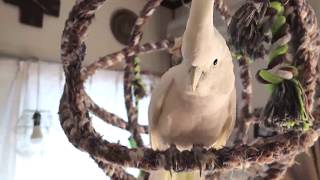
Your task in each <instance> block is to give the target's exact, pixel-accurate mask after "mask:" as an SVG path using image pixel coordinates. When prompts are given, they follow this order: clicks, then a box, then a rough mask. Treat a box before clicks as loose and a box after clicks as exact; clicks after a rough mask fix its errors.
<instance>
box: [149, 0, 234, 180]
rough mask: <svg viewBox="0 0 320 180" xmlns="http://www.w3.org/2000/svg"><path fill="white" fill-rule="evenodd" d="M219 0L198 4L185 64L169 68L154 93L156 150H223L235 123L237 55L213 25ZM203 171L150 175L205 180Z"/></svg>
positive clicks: (196, 0) (186, 39) (155, 179)
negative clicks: (204, 148) (200, 148)
mask: <svg viewBox="0 0 320 180" xmlns="http://www.w3.org/2000/svg"><path fill="white" fill-rule="evenodd" d="M213 11H214V0H193V1H192V5H191V10H190V15H189V19H188V22H187V27H186V30H185V32H184V34H183V39H182V49H181V51H182V57H183V62H182V63H181V64H180V65H177V66H174V67H172V68H171V69H169V70H168V71H167V72H166V73H165V74H164V75H163V76H162V78H161V80H160V82H159V83H158V84H157V85H156V87H155V88H154V90H153V92H152V97H151V102H150V105H149V128H150V129H149V130H150V131H149V132H150V140H151V146H152V148H153V149H158V150H165V149H167V148H168V147H170V145H172V144H174V145H176V146H177V148H178V149H179V150H185V149H188V150H189V149H191V148H192V146H193V145H203V146H205V147H208V148H209V147H215V148H221V147H222V146H224V145H225V144H226V141H227V140H228V138H229V136H230V134H231V132H232V130H233V127H234V122H235V112H236V91H235V77H234V72H233V63H232V56H231V53H230V51H229V48H228V46H227V44H226V41H225V40H224V38H223V37H222V35H221V34H220V33H219V32H218V30H217V29H216V28H215V27H214V25H213ZM201 178H204V177H203V176H202V177H200V172H199V171H196V172H189V173H173V174H171V173H170V172H168V171H164V170H160V171H154V172H151V176H150V179H151V180H167V179H172V180H185V179H191V180H194V179H201Z"/></svg>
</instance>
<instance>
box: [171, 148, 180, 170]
mask: <svg viewBox="0 0 320 180" xmlns="http://www.w3.org/2000/svg"><path fill="white" fill-rule="evenodd" d="M168 151H169V158H170V159H169V160H170V164H171V168H172V169H173V170H174V171H179V167H178V166H177V165H178V163H177V162H178V161H179V153H180V151H179V150H178V149H177V147H176V145H174V144H171V145H170V148H169V149H168ZM170 174H171V176H172V173H171V170H170Z"/></svg>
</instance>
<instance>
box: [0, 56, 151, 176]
mask: <svg viewBox="0 0 320 180" xmlns="http://www.w3.org/2000/svg"><path fill="white" fill-rule="evenodd" d="M0 65H1V66H0V73H4V74H7V75H6V76H10V77H6V78H5V79H4V80H2V79H1V77H0V80H1V82H0V83H1V86H0V87H1V88H0V90H1V91H0V98H1V99H0V105H1V106H0V108H1V111H0V112H1V114H0V118H1V121H0V123H1V124H0V138H1V139H0V143H1V144H0V158H1V159H0V162H1V163H0V167H1V173H0V179H1V180H14V179H15V180H28V179H33V180H40V179H41V180H42V179H46V180H51V179H52V180H56V179H61V180H64V179H77V180H87V179H95V180H100V179H101V180H104V179H106V176H105V174H104V173H103V172H102V171H101V170H100V169H99V168H98V166H97V165H96V164H95V162H94V161H93V160H92V159H91V158H90V157H89V155H88V154H86V153H84V152H80V151H79V150H77V149H76V148H75V147H73V146H72V145H71V144H70V143H69V142H68V140H67V138H66V136H65V134H64V133H63V131H62V129H61V127H60V124H59V120H58V114H57V112H58V106H59V100H60V97H61V94H62V89H63V84H64V82H63V81H64V77H63V72H62V69H61V65H60V64H53V63H44V62H40V63H38V62H33V63H30V62H23V61H20V62H18V61H13V60H10V61H3V60H1V59H0ZM9 66H12V70H9V68H8V67H9ZM38 67H39V68H38ZM2 69H3V70H4V71H1V70H2ZM10 74H12V75H10ZM38 74H39V75H40V76H39V81H38ZM122 80H123V73H122V72H115V71H99V72H98V73H96V75H95V76H93V77H92V78H91V79H89V80H88V81H87V83H86V85H85V86H86V89H87V92H88V93H89V95H90V96H91V97H92V99H93V100H94V101H95V102H96V103H97V104H98V105H100V106H102V107H104V108H106V109H107V110H108V111H110V112H112V113H115V114H117V115H119V116H120V117H122V118H123V119H125V120H126V119H127V118H126V110H125V105H124V98H123V83H122ZM144 80H145V82H146V83H147V85H150V84H151V83H152V82H153V79H152V78H150V77H145V76H144ZM38 82H39V83H38ZM38 84H39V88H37V87H38ZM3 85H5V86H3ZM5 97H6V98H5ZM148 103H149V97H147V98H144V99H143V100H142V101H141V102H140V105H139V110H140V113H139V122H140V123H141V124H147V109H148V108H147V107H148ZM37 104H38V105H37ZM37 106H38V108H37ZM35 110H40V112H44V114H45V116H44V115H43V114H42V115H43V118H44V119H43V120H46V121H50V122H49V125H50V129H49V131H48V133H45V134H44V138H43V143H42V146H41V151H39V152H38V151H35V152H34V153H32V154H28V155H25V154H22V153H18V152H19V148H21V147H20V146H17V148H16V144H17V142H19V139H20V137H19V136H17V135H16V134H17V124H30V123H31V124H32V118H31V116H30V112H33V111H35ZM3 112H5V113H3ZM28 113H29V116H26V114H28ZM31 114H32V113H31ZM30 121H31V122H30ZM93 125H94V126H95V128H96V130H97V131H98V132H100V133H101V134H102V135H103V137H104V138H105V139H107V140H109V141H111V142H120V143H121V144H123V145H128V144H129V142H128V137H129V133H128V132H125V131H123V130H120V129H118V128H115V127H112V126H110V125H107V124H105V123H104V122H102V121H101V120H100V119H98V118H96V117H94V116H93ZM26 127H27V126H26ZM26 132H27V131H26ZM28 132H29V133H30V132H32V127H31V130H30V129H29V130H28ZM16 136H17V137H16ZM28 138H30V134H27V135H26V137H25V139H28ZM143 139H144V140H145V143H146V144H148V143H149V141H148V137H147V136H146V135H144V136H143ZM16 141H17V142H16ZM30 146H34V147H35V146H36V145H34V144H31V145H30ZM129 172H130V173H133V174H135V175H137V173H138V171H137V170H132V169H130V170H129Z"/></svg>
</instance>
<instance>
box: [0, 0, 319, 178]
mask: <svg viewBox="0 0 320 180" xmlns="http://www.w3.org/2000/svg"><path fill="white" fill-rule="evenodd" d="M188 2H190V0H186V1H185V3H188ZM74 3H75V0H64V1H62V0H23V1H21V0H0V162H1V163H0V180H29V179H30V180H31V179H32V180H40V179H46V180H53V179H61V180H65V179H77V180H87V179H92V178H94V179H95V180H102V179H106V176H105V174H104V173H103V172H102V171H101V170H100V169H99V168H98V166H97V165H96V163H95V162H94V161H93V160H92V159H91V158H90V157H89V155H88V154H86V153H83V152H80V151H79V150H77V149H76V148H74V147H73V146H72V145H71V144H70V143H69V142H68V140H67V138H66V136H65V134H64V133H63V131H62V129H61V127H60V124H59V121H58V116H57V112H58V105H59V99H60V97H61V94H62V89H63V85H64V75H63V71H62V68H61V61H60V40H61V34H62V30H63V27H64V22H65V20H66V18H67V16H68V13H69V11H70V10H71V8H72V6H73V4H74ZM145 3H146V0H108V1H107V2H106V3H105V4H104V6H103V7H102V8H101V9H100V10H99V11H98V12H97V15H96V18H95V20H94V22H93V24H92V25H91V26H90V30H89V32H90V34H89V36H88V39H87V41H86V42H87V55H86V60H85V64H89V63H92V62H94V61H96V60H97V59H98V58H99V57H101V56H103V55H106V54H109V53H112V52H115V51H118V50H120V49H122V48H123V47H124V46H125V44H126V43H127V40H128V36H129V35H130V30H131V27H132V25H133V23H134V21H135V19H136V17H137V15H138V13H139V11H140V10H141V9H142V7H143V5H144V4H145ZM225 3H226V4H227V5H228V7H229V8H230V9H231V11H232V12H234V11H235V10H236V9H237V7H239V6H240V5H241V4H242V3H243V1H240V0H239V1H237V0H225ZM310 3H311V4H312V7H313V8H314V9H315V11H316V13H317V15H318V17H320V1H319V0H310ZM188 12H189V8H188V4H184V3H183V0H164V2H163V3H162V6H161V7H160V8H158V9H157V11H156V12H155V14H154V15H153V16H152V18H151V19H150V20H149V21H148V23H147V24H146V25H145V27H144V38H143V42H155V41H158V40H161V39H165V38H173V37H179V36H181V35H182V33H183V31H184V29H185V24H186V21H187V18H188ZM215 25H216V26H217V27H218V29H219V30H220V32H221V33H222V34H224V35H226V37H227V34H226V25H225V23H224V22H223V21H222V20H221V18H220V16H219V15H218V13H215ZM140 58H141V66H142V73H143V80H144V82H145V83H146V85H147V87H148V88H147V89H148V96H147V97H145V98H144V99H142V101H141V103H140V104H139V110H140V112H139V123H140V124H144V125H146V124H147V122H148V120H147V109H148V103H149V97H150V89H151V88H152V85H153V84H154V83H156V81H157V80H158V79H159V77H160V76H161V75H162V74H163V73H164V72H165V71H166V70H167V69H168V68H170V67H171V66H173V65H174V64H177V63H179V61H180V60H181V59H180V58H179V57H176V56H174V55H171V54H168V53H167V52H159V53H153V54H149V55H143V56H141V57H140ZM235 64H236V67H235V72H236V74H237V72H238V69H237V63H235ZM264 65H265V64H264V62H257V63H255V64H253V65H252V72H253V73H255V72H256V70H257V69H259V68H261V67H263V66H264ZM123 67H124V66H123V64H117V65H115V66H113V67H112V68H110V69H108V70H101V71H98V72H97V73H96V74H95V75H94V76H93V77H91V78H90V79H89V80H88V81H87V82H86V90H87V92H88V93H89V95H90V96H91V97H92V99H93V100H94V101H95V102H96V103H97V104H98V105H100V106H102V107H104V108H106V109H107V110H108V111H109V112H112V113H115V114H117V115H118V116H120V117H122V118H123V119H125V120H126V110H125V106H124V98H123V82H122V81H123ZM237 87H238V89H239V88H240V87H241V86H240V85H239V83H238V84H237ZM253 92H254V93H253V96H254V98H253V105H254V107H262V106H263V105H264V104H265V102H266V100H267V98H268V93H267V92H266V90H265V87H264V86H262V85H259V84H258V83H257V82H256V81H254V82H253ZM93 124H94V127H95V128H96V129H97V131H98V132H99V133H101V134H102V135H103V137H104V138H105V139H107V140H108V141H111V142H120V143H121V144H123V145H129V142H128V137H129V133H127V132H125V131H122V130H120V129H117V128H114V127H111V126H109V125H107V124H105V123H103V122H102V121H100V120H99V119H98V118H96V117H94V116H93ZM143 139H144V141H145V143H146V144H148V143H149V139H148V137H147V136H143ZM319 149H320V148H319V145H318V144H316V146H315V147H313V148H312V149H311V150H310V151H309V153H307V154H304V155H301V156H299V157H298V161H299V163H297V165H295V166H294V168H293V169H291V170H290V172H289V174H288V177H287V178H288V179H297V180H300V179H308V180H309V179H320V178H319V177H320V171H319V168H320V158H319V155H320V154H319V152H320V151H319ZM128 171H129V172H130V173H132V174H134V175H138V173H139V171H137V170H134V169H128ZM228 178H229V179H237V178H236V177H234V176H229V177H228Z"/></svg>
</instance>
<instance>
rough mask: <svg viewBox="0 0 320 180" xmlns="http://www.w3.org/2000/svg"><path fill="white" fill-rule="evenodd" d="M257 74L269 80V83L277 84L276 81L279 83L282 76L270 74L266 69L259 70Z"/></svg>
mask: <svg viewBox="0 0 320 180" xmlns="http://www.w3.org/2000/svg"><path fill="white" fill-rule="evenodd" d="M259 76H260V77H261V78H262V79H263V80H265V81H267V82H269V83H270V84H278V83H281V82H282V81H283V79H282V78H280V77H279V76H277V75H275V74H272V73H271V72H269V71H267V70H264V69H262V70H260V71H259Z"/></svg>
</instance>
